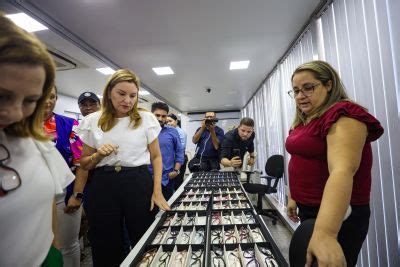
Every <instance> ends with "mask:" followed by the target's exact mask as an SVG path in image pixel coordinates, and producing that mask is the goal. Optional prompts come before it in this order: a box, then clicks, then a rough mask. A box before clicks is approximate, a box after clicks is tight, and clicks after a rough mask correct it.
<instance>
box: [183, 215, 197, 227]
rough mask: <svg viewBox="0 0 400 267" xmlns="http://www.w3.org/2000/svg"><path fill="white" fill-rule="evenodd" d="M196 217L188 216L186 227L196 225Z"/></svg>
mask: <svg viewBox="0 0 400 267" xmlns="http://www.w3.org/2000/svg"><path fill="white" fill-rule="evenodd" d="M195 220H196V217H195V216H188V217H186V224H185V225H194V224H195Z"/></svg>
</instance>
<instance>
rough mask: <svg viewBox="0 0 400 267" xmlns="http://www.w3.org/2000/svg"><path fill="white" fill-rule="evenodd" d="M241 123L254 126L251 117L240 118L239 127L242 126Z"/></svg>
mask: <svg viewBox="0 0 400 267" xmlns="http://www.w3.org/2000/svg"><path fill="white" fill-rule="evenodd" d="M240 125H246V126H249V127H252V128H254V120H253V119H252V118H249V117H244V118H243V119H241V120H240V123H239V127H240Z"/></svg>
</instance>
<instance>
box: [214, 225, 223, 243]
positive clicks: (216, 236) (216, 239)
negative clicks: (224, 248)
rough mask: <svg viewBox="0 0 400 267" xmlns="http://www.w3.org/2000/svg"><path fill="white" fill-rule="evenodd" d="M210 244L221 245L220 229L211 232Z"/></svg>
mask: <svg viewBox="0 0 400 267" xmlns="http://www.w3.org/2000/svg"><path fill="white" fill-rule="evenodd" d="M211 243H212V244H223V239H222V229H214V230H211Z"/></svg>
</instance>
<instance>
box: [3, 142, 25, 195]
mask: <svg viewBox="0 0 400 267" xmlns="http://www.w3.org/2000/svg"><path fill="white" fill-rule="evenodd" d="M1 147H2V148H4V150H5V151H6V153H7V157H6V158H4V159H0V168H3V169H6V170H8V171H12V172H14V173H15V174H16V177H17V179H18V186H17V187H15V188H12V189H10V190H5V189H4V188H3V187H2V186H1V184H0V193H1V194H0V196H2V195H3V196H4V195H6V194H7V193H9V192H11V191H14V190H16V189H18V188H19V187H21V184H22V180H21V176H20V175H19V173H18V171H17V170H16V169H14V168H11V167H9V166H6V165H5V164H4V163H3V162H4V161H7V160H9V159H10V158H11V155H10V151H9V150H8V148H7V147H6V146H5V145H3V144H0V148H1Z"/></svg>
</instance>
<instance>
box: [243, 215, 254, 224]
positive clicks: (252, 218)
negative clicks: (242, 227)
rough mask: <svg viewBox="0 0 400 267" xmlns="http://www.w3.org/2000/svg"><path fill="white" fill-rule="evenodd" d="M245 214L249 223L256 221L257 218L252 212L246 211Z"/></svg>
mask: <svg viewBox="0 0 400 267" xmlns="http://www.w3.org/2000/svg"><path fill="white" fill-rule="evenodd" d="M244 216H245V217H246V221H247V223H255V222H256V220H255V219H254V217H253V215H252V214H251V213H245V214H244Z"/></svg>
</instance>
